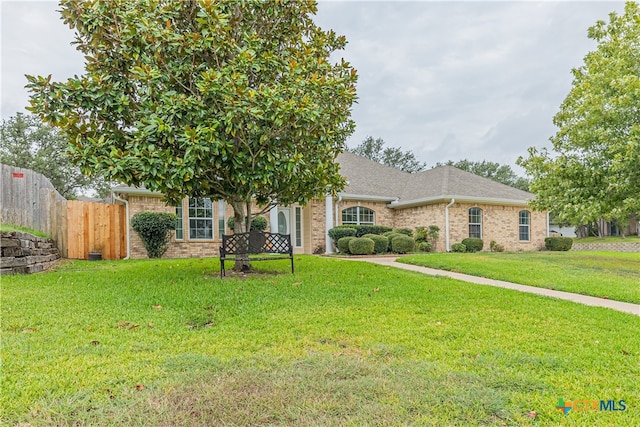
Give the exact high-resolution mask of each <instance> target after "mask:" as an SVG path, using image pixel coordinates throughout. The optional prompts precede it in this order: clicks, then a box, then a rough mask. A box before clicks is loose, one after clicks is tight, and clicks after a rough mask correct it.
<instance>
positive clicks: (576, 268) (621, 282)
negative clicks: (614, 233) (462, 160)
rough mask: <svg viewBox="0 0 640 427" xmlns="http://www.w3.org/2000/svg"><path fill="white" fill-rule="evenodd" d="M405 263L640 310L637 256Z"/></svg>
mask: <svg viewBox="0 0 640 427" xmlns="http://www.w3.org/2000/svg"><path fill="white" fill-rule="evenodd" d="M399 261H400V262H405V263H408V264H414V265H421V266H424V267H431V268H438V269H442V270H449V271H456V272H459V273H466V274H471V275H473V276H481V277H488V278H491V279H497V280H504V281H507V282H513V283H519V284H521V285H529V286H535V287H538V288H549V289H555V290H559V291H566V292H573V293H576V294H582V295H590V296H594V297H600V298H605V297H606V298H609V299H612V300H616V301H625V302H631V303H635V304H640V286H638V283H640V255H639V254H637V253H620V252H548V251H540V252H519V253H510V252H501V253H492V252H480V253H473V254H467V253H463V254H460V253H448V254H447V253H435V254H428V255H414V256H409V257H404V258H401V259H400V260H399Z"/></svg>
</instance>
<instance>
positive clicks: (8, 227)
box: [0, 224, 49, 239]
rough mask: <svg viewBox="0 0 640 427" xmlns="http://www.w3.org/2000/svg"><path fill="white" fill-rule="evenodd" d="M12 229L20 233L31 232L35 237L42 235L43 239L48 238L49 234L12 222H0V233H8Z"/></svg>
mask: <svg viewBox="0 0 640 427" xmlns="http://www.w3.org/2000/svg"><path fill="white" fill-rule="evenodd" d="M12 231H20V232H22V233H29V234H33V235H34V236H36V237H42V238H44V239H48V238H49V235H48V234H46V233H43V232H42V231H38V230H34V229H32V228H27V227H21V226H19V225H14V224H0V232H1V233H10V232H12Z"/></svg>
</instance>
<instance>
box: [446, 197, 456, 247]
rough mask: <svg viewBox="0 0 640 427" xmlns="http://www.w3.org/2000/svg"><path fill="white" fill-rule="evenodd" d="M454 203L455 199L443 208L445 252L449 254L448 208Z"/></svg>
mask: <svg viewBox="0 0 640 427" xmlns="http://www.w3.org/2000/svg"><path fill="white" fill-rule="evenodd" d="M455 202H456V199H454V198H451V202H449V204H448V205H447V206H445V207H444V230H445V231H444V234H445V239H446V246H447V252H451V242H450V239H449V208H450V207H451V206H453V204H454V203H455Z"/></svg>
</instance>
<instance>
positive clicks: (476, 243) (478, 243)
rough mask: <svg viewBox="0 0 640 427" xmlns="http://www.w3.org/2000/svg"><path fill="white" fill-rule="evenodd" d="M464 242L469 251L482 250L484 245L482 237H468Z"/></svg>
mask: <svg viewBox="0 0 640 427" xmlns="http://www.w3.org/2000/svg"><path fill="white" fill-rule="evenodd" d="M462 244H463V245H465V247H466V248H467V252H480V251H481V250H482V247H483V246H484V242H483V241H482V239H479V238H477V237H467V238H466V239H462Z"/></svg>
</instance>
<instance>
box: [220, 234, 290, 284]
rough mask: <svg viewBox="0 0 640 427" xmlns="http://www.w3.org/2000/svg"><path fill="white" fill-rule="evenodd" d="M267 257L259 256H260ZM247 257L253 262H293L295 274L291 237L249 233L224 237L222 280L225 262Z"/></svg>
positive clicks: (221, 265) (221, 250)
mask: <svg viewBox="0 0 640 427" xmlns="http://www.w3.org/2000/svg"><path fill="white" fill-rule="evenodd" d="M262 254H264V255H266V256H259V255H262ZM240 257H246V259H248V260H249V262H251V261H270V260H276V259H290V260H291V274H293V246H291V235H289V234H280V233H266V232H263V231H250V232H248V233H239V234H229V235H226V234H224V235H222V246H220V278H222V277H223V276H225V274H226V272H225V269H224V262H225V261H237V260H238V259H240Z"/></svg>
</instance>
